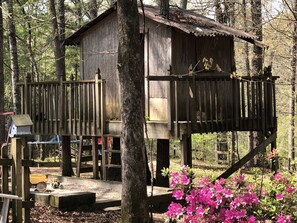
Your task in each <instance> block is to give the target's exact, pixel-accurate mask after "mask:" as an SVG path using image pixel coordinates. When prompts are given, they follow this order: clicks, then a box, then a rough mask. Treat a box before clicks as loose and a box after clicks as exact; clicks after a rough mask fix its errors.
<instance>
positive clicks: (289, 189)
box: [286, 186, 294, 194]
mask: <svg viewBox="0 0 297 223" xmlns="http://www.w3.org/2000/svg"><path fill="white" fill-rule="evenodd" d="M286 192H287V193H289V194H291V193H293V192H294V188H293V187H290V186H286Z"/></svg>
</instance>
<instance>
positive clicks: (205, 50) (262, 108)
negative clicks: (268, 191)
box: [19, 6, 277, 182]
mask: <svg viewBox="0 0 297 223" xmlns="http://www.w3.org/2000/svg"><path fill="white" fill-rule="evenodd" d="M144 11H145V23H144V22H143V20H144V17H143V13H142V10H141V9H139V18H140V30H141V38H142V40H143V41H142V42H143V68H144V77H145V78H144V81H145V83H144V86H145V89H144V91H145V98H144V104H145V115H146V117H147V119H148V120H147V129H148V137H149V138H154V139H157V147H158V148H157V150H158V156H159V158H160V159H158V160H159V161H158V162H159V163H158V164H157V171H160V168H162V167H163V166H168V165H169V139H180V140H181V148H182V162H183V163H184V164H190V165H191V161H192V155H191V140H190V139H191V134H193V133H211V132H225V131H262V132H264V133H265V136H266V137H267V138H266V141H265V142H264V143H263V144H261V146H260V147H257V148H255V150H254V151H253V152H251V153H250V154H248V155H247V157H244V159H243V160H241V161H239V163H237V164H236V165H237V166H236V165H235V166H233V167H231V169H232V168H233V170H234V168H235V169H236V168H238V166H242V164H243V163H244V162H246V161H247V160H248V159H251V158H252V157H253V156H254V155H255V154H256V153H258V152H259V151H260V150H263V148H265V147H266V146H267V145H268V144H270V143H275V140H276V134H275V132H276V126H277V118H276V105H275V84H274V83H275V80H276V78H277V77H273V76H272V75H271V72H270V70H269V69H267V70H266V72H265V73H264V74H263V75H262V76H258V77H240V78H239V77H232V76H231V75H230V74H232V73H233V72H234V71H235V61H234V39H235V38H239V39H242V40H244V41H248V42H250V43H252V44H255V43H256V40H255V36H253V35H251V34H248V33H245V32H242V31H239V30H236V29H233V28H230V27H227V26H224V25H222V24H219V23H217V22H214V21H213V20H211V19H209V18H206V17H204V16H201V15H198V14H196V13H194V12H192V11H187V10H181V9H170V17H169V19H165V18H163V17H161V16H160V15H159V9H158V8H156V7H152V6H145V7H144ZM144 24H145V26H144ZM65 44H66V45H78V46H79V47H80V58H81V63H80V74H81V76H80V77H81V80H79V81H78V80H70V81H62V82H39V83H32V82H29V81H25V82H24V83H20V84H19V86H20V87H21V92H22V113H28V114H29V115H30V116H31V118H32V120H33V122H34V124H33V132H34V133H35V134H40V135H49V134H59V135H76V136H91V137H103V136H112V137H113V138H114V142H116V143H114V148H113V149H105V150H104V151H103V153H102V159H103V161H102V168H101V170H103V177H104V178H106V174H107V170H108V169H110V168H113V167H118V165H112V164H110V163H108V162H107V161H106V157H107V155H106V154H107V153H108V152H111V153H112V152H115V151H116V150H119V148H115V144H116V145H117V147H119V140H118V139H119V137H120V135H121V113H120V112H121V108H120V100H121V98H120V87H119V78H118V73H117V48H118V39H117V13H116V6H114V7H112V8H110V9H108V10H107V11H105V12H104V13H102V14H101V15H99V16H98V17H97V18H95V19H94V20H92V21H91V22H89V23H88V24H86V25H85V26H83V27H82V28H80V29H79V30H78V31H76V32H75V33H73V34H72V35H71V36H70V37H68V38H67V39H66V41H65ZM98 68H99V69H100V71H101V72H100V74H98V75H95V74H96V73H97V70H98ZM94 144H96V143H94ZM94 154H95V153H94ZM94 154H93V155H94ZM95 155H96V154H95ZM230 171H231V172H230ZM230 174H232V170H229V172H227V173H226V174H225V175H224V177H227V176H228V175H230ZM159 177H160V176H158V173H157V182H158V181H159V180H160V181H162V179H161V178H160V179H158V178H159Z"/></svg>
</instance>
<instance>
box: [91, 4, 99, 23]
mask: <svg viewBox="0 0 297 223" xmlns="http://www.w3.org/2000/svg"><path fill="white" fill-rule="evenodd" d="M97 9H98V5H97V0H91V1H90V16H91V19H95V18H96V17H97Z"/></svg>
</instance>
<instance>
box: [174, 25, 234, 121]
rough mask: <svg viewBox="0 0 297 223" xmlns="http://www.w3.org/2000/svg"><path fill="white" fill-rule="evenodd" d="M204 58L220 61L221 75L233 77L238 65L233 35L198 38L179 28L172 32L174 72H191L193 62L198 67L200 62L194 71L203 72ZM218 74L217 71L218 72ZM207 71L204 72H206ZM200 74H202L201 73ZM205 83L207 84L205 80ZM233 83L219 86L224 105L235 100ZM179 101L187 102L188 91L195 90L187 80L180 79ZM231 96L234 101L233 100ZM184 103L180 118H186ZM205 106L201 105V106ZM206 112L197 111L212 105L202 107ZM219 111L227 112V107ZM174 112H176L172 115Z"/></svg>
mask: <svg viewBox="0 0 297 223" xmlns="http://www.w3.org/2000/svg"><path fill="white" fill-rule="evenodd" d="M203 58H206V59H208V60H210V58H212V59H213V67H216V64H218V65H219V67H220V68H221V69H222V71H224V72H221V73H219V74H221V75H222V76H224V75H225V76H229V74H230V72H231V69H232V67H233V64H234V51H233V38H232V37H224V36H216V37H196V36H194V35H190V34H186V33H183V32H180V31H178V30H176V29H174V30H173V32H172V72H173V74H187V73H188V72H189V67H190V65H192V67H194V66H195V65H196V64H197V65H196V69H195V70H194V71H200V70H203V69H204V65H203ZM216 73H217V72H216ZM205 74H206V73H205V72H204V73H203V75H205ZM209 75H212V73H211V72H210V73H209ZM198 76H199V74H198ZM202 84H204V83H202ZM196 85H197V88H199V85H200V84H199V83H196ZM230 87H231V85H230V86H228V85H226V84H224V85H223V86H218V89H219V93H218V97H219V100H227V101H226V103H224V106H229V105H230V103H231V97H232V96H231V95H230V91H229V89H230ZM177 89H178V101H179V102H184V101H186V94H189V92H191V89H189V87H188V86H187V85H186V83H185V82H179V83H178V86H177ZM171 91H172V92H171V95H172V96H173V95H174V91H175V90H174V89H173V88H172V89H171ZM229 99H230V100H229ZM182 104H183V103H179V105H181V106H180V107H179V109H178V110H179V114H178V117H179V120H186V109H183V105H182ZM200 109H201V108H200ZM202 109H203V111H199V109H198V108H197V112H202V113H209V108H202ZM218 109H219V111H218V112H221V111H223V110H224V109H225V108H218ZM173 113H174V111H172V115H174V114H173Z"/></svg>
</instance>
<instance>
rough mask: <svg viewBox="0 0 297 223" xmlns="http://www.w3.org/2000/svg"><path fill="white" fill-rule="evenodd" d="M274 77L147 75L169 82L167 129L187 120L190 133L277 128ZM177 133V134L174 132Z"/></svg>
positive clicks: (150, 78) (156, 79)
mask: <svg viewBox="0 0 297 223" xmlns="http://www.w3.org/2000/svg"><path fill="white" fill-rule="evenodd" d="M276 79H277V77H271V76H270V77H267V76H259V77H237V78H230V77H229V76H222V75H218V74H209V73H207V74H199V75H196V76H194V75H193V76H184V77H178V76H174V75H171V76H149V77H148V80H149V81H169V82H170V85H169V86H170V90H169V91H170V96H171V97H170V98H169V102H168V103H169V104H171V105H172V106H171V110H170V111H169V113H168V114H169V115H168V117H169V118H168V123H169V125H168V128H169V129H173V128H172V126H173V125H175V128H174V129H175V130H178V129H179V126H178V125H180V124H181V123H182V122H186V123H187V127H186V128H187V131H188V132H189V133H195V132H197V133H207V132H221V131H267V130H269V129H273V128H275V127H276V104H275V80H276ZM176 134H178V133H176Z"/></svg>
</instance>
